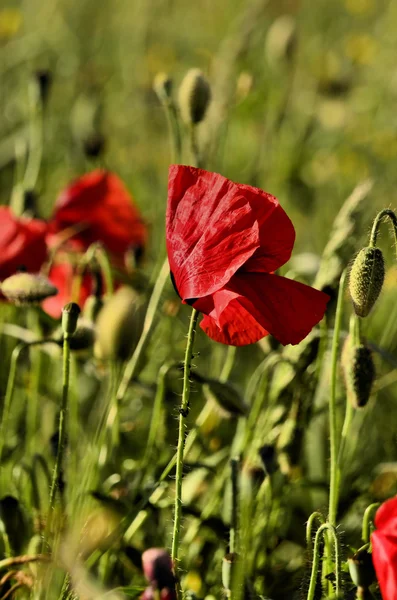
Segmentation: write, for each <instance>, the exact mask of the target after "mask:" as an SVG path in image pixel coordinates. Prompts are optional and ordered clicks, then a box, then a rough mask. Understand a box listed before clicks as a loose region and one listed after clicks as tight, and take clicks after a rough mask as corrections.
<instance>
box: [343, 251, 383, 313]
mask: <svg viewBox="0 0 397 600" xmlns="http://www.w3.org/2000/svg"><path fill="white" fill-rule="evenodd" d="M384 279H385V261H384V259H383V254H382V251H381V250H380V249H379V248H375V246H368V247H366V248H363V249H362V250H360V252H359V253H358V255H357V256H356V259H355V261H354V263H353V266H352V269H351V271H350V279H349V290H350V296H351V298H352V300H353V306H354V310H355V312H356V314H357V315H358V316H359V317H366V316H367V315H368V314H369V313H370V311H371V310H372V307H373V306H374V304H375V302H376V300H377V299H378V296H379V294H380V292H381V290H382V286H383V281H384Z"/></svg>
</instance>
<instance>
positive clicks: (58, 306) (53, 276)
mask: <svg viewBox="0 0 397 600" xmlns="http://www.w3.org/2000/svg"><path fill="white" fill-rule="evenodd" d="M73 278H74V270H73V267H72V265H71V264H70V263H68V262H64V263H59V264H54V265H53V266H52V267H51V270H50V274H49V279H50V281H51V282H52V283H53V284H54V285H55V286H56V287H57V288H58V293H57V294H56V296H51V298H47V299H46V300H44V302H43V304H42V307H43V310H44V311H45V312H46V313H47V314H49V315H50V316H51V317H54V319H59V317H60V316H61V315H62V309H63V307H64V306H65V304H67V303H68V302H71V301H72V300H74V301H75V302H76V299H74V298H72V292H73ZM90 292H91V277H90V276H89V275H85V276H84V277H83V280H82V282H81V287H80V293H79V298H78V299H77V303H78V305H79V306H80V308H83V306H84V303H85V301H86V300H87V297H88V296H89V294H90Z"/></svg>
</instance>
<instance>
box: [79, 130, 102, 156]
mask: <svg viewBox="0 0 397 600" xmlns="http://www.w3.org/2000/svg"><path fill="white" fill-rule="evenodd" d="M82 142H83V150H84V154H85V155H86V157H87V158H98V157H99V156H102V154H103V153H104V150H105V147H106V138H105V136H104V135H103V134H102V133H99V132H97V131H93V132H90V133H89V134H87V136H86V137H85V138H84V139H83V140H82Z"/></svg>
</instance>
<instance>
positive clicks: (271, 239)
mask: <svg viewBox="0 0 397 600" xmlns="http://www.w3.org/2000/svg"><path fill="white" fill-rule="evenodd" d="M237 185H238V187H239V189H240V190H241V191H242V192H243V193H244V195H246V196H247V198H248V200H249V202H250V204H251V207H252V210H253V211H254V213H255V215H256V218H257V219H258V223H259V239H260V247H259V248H258V249H257V250H256V251H255V253H254V254H253V256H252V257H251V258H249V259H248V261H247V262H246V263H245V264H244V271H250V272H261V273H271V272H273V271H276V269H279V268H280V267H282V266H283V265H284V264H285V263H286V262H287V261H288V260H289V259H290V257H291V253H292V249H293V247H294V243H295V229H294V226H293V224H292V221H291V219H290V218H289V217H288V215H287V214H286V212H285V211H284V209H283V208H282V206H281V205H280V204H279V202H278V200H277V198H275V197H274V196H272V195H271V194H268V193H267V192H264V191H262V190H260V189H258V188H254V187H251V186H249V185H243V184H241V183H239V184H237ZM272 206H273V207H274V208H273V209H272ZM269 208H270V209H271V210H269Z"/></svg>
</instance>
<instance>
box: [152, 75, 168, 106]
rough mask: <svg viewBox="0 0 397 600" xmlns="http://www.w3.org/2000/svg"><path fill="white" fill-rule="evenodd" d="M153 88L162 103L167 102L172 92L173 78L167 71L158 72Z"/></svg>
mask: <svg viewBox="0 0 397 600" xmlns="http://www.w3.org/2000/svg"><path fill="white" fill-rule="evenodd" d="M153 89H154V91H155V92H156V94H157V97H158V99H159V100H160V102H161V103H162V104H167V102H169V100H170V99H171V94H172V79H171V77H169V76H168V75H167V73H157V75H156V76H155V78H154V81H153Z"/></svg>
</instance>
